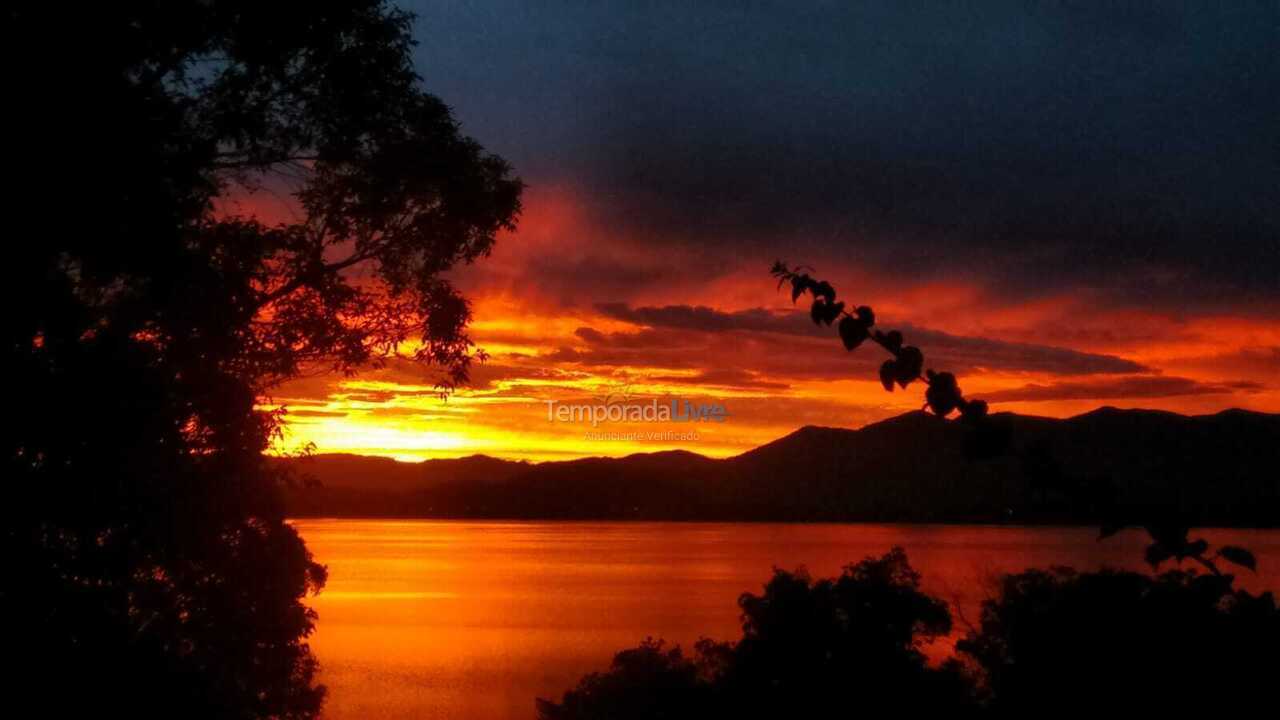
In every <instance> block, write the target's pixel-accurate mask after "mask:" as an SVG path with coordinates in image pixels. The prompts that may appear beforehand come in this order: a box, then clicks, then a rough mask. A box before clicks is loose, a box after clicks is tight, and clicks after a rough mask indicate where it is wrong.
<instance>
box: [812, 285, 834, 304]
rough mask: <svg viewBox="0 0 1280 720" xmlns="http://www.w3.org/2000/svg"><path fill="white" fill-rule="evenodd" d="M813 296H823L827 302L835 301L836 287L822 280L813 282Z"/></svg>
mask: <svg viewBox="0 0 1280 720" xmlns="http://www.w3.org/2000/svg"><path fill="white" fill-rule="evenodd" d="M812 290H813V294H814V297H821V298H824V299H825V300H826V301H827V302H828V303H833V302H835V301H836V289H835V288H833V287H831V283H829V282H827V281H826V280H823V281H821V282H817V283H814V284H813V288H812Z"/></svg>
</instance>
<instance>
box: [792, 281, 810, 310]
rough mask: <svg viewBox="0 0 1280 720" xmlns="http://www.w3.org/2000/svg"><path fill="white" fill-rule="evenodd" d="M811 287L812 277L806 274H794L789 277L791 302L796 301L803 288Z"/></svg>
mask: <svg viewBox="0 0 1280 720" xmlns="http://www.w3.org/2000/svg"><path fill="white" fill-rule="evenodd" d="M812 288H813V278H811V277H809V276H808V275H794V276H792V278H791V302H793V303H794V302H796V301H797V300H799V299H800V296H801V295H803V294H804V291H805V290H810V289H812Z"/></svg>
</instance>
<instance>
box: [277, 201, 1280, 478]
mask: <svg viewBox="0 0 1280 720" xmlns="http://www.w3.org/2000/svg"><path fill="white" fill-rule="evenodd" d="M526 200H527V203H526V212H525V215H524V217H523V218H522V220H521V224H520V232H519V233H518V234H516V235H508V236H506V237H504V238H503V239H502V240H501V241H500V242H499V243H498V245H497V246H496V248H495V250H494V253H493V255H492V256H491V257H489V258H486V259H485V260H483V261H481V262H479V263H477V264H476V265H474V266H470V267H467V268H464V269H462V271H460V272H461V275H460V277H459V278H457V281H458V284H459V286H460V287H462V289H463V290H464V291H465V292H466V293H467V295H468V296H469V297H470V298H471V300H472V302H473V311H474V317H475V320H474V322H473V323H472V325H471V329H470V333H471V335H472V336H473V338H474V339H475V340H476V342H477V345H478V346H480V347H482V348H484V349H485V350H486V351H487V352H488V353H489V355H490V360H489V362H487V363H486V364H484V365H480V366H477V367H475V368H474V372H473V382H472V384H471V385H470V386H468V387H465V388H462V389H460V390H458V391H457V392H456V393H455V394H453V395H452V396H451V397H449V398H448V400H441V399H440V397H439V395H438V393H437V390H436V388H435V386H434V385H433V384H432V381H433V375H432V372H431V370H430V369H424V368H420V367H410V366H408V365H406V364H403V363H394V362H393V363H391V364H389V365H388V366H387V367H386V368H382V369H379V370H370V371H368V372H365V373H361V374H360V375H358V376H356V377H354V378H348V377H342V376H325V377H310V378H304V379H300V380H296V381H294V382H291V383H288V384H286V385H285V386H283V387H280V388H277V389H276V390H275V391H274V392H273V393H272V396H271V397H269V398H264V399H263V401H262V402H263V407H265V408H274V407H279V406H285V407H287V409H288V413H287V416H286V419H287V425H286V427H285V429H284V436H283V439H282V440H281V441H280V442H279V443H278V445H277V446H276V447H275V449H274V451H275V452H290V451H294V450H296V449H298V448H300V447H303V446H305V445H307V444H308V443H312V444H314V446H315V449H316V451H317V452H348V453H358V454H365V455H382V456H387V457H394V458H397V459H401V460H422V459H427V458H436V457H459V456H465V455H472V454H476V453H482V454H488V455H494V456H498V457H504V458H513V459H528V460H550V459H566V458H575V457H584V456H592V455H611V456H617V455H626V454H631V453H639V452H655V451H661V450H676V449H681V450H689V451H692V452H697V453H700V454H703V455H707V456H711V457H725V456H730V455H735V454H738V453H741V452H744V451H746V450H750V449H752V448H754V447H757V446H759V445H761V444H763V443H766V442H769V441H771V440H774V439H776V438H779V437H781V436H783V435H786V434H788V433H790V432H792V431H794V430H795V429H796V428H798V427H801V426H804V425H828V426H839V427H860V426H862V425H865V424H867V423H870V422H874V421H877V420H880V419H883V418H886V417H890V416H893V415H896V414H899V413H902V412H906V411H910V410H915V409H918V408H920V407H921V405H922V404H923V400H924V393H923V388H922V387H919V386H915V387H912V388H909V389H908V390H907V391H905V392H904V391H898V392H894V393H886V392H885V391H884V390H883V388H881V387H880V384H879V382H878V381H877V379H876V373H875V366H876V365H878V363H879V361H880V360H881V358H880V357H879V355H878V354H877V353H878V352H879V350H878V348H872V347H866V348H862V349H859V351H858V352H857V353H855V354H852V355H850V354H848V353H845V351H844V350H843V349H842V348H841V347H840V344H839V341H838V340H837V338H836V337H835V333H834V330H833V331H832V332H831V335H830V337H826V338H822V337H810V336H807V335H805V334H804V332H805V328H806V323H807V322H808V320H807V319H806V318H805V317H804V315H803V314H800V315H798V316H796V318H795V321H794V322H795V326H794V327H795V329H794V330H787V331H786V332H772V331H762V330H744V331H736V330H735V331H733V332H728V331H723V329H717V328H715V327H713V326H707V327H700V326H698V324H697V320H696V318H693V319H689V318H686V320H687V321H688V322H687V324H684V325H682V324H680V323H675V324H672V325H669V326H665V327H664V326H659V327H650V326H646V325H643V324H639V323H635V322H628V321H627V320H626V319H622V317H621V316H619V315H618V313H616V312H609V311H608V308H606V307H603V304H605V303H617V304H622V305H626V306H629V307H633V308H635V307H644V306H647V307H654V308H662V307H663V306H686V308H688V309H692V308H694V307H697V308H698V309H699V311H700V312H703V313H704V314H707V313H710V314H715V313H733V312H735V311H744V310H758V309H761V308H763V309H765V310H768V311H779V310H791V309H792V306H791V303H790V301H789V298H788V297H786V296H785V295H784V294H782V293H778V292H776V291H775V288H774V285H773V283H772V282H770V280H769V278H768V277H767V276H766V275H765V269H766V268H767V267H768V263H769V262H770V261H772V260H773V259H774V258H772V257H746V256H743V257H740V258H736V259H735V260H734V263H736V264H730V265H726V266H724V267H719V266H717V267H715V268H714V272H711V273H709V275H710V277H708V273H700V272H696V269H697V268H706V267H708V262H709V261H708V260H707V259H706V258H705V257H703V256H700V255H699V254H698V252H697V250H696V248H695V249H690V248H689V247H685V246H679V245H671V246H664V247H663V249H662V250H661V252H658V251H656V250H654V247H653V245H652V244H651V243H648V241H647V239H644V238H639V239H637V238H631V237H628V236H627V235H626V232H625V230H626V229H625V228H616V227H612V226H610V227H600V226H598V225H596V224H595V221H594V220H593V219H592V215H591V213H590V212H588V207H589V205H590V203H589V201H588V195H587V194H586V193H584V192H581V191H575V190H572V189H570V188H566V187H554V186H553V187H538V188H531V189H530V191H529V193H528V196H527V198H526ZM583 258H589V259H591V262H593V263H596V264H597V265H599V266H600V267H605V268H609V267H616V268H620V269H619V270H618V271H617V276H616V277H615V275H613V274H610V273H608V272H605V271H601V270H598V269H596V265H593V264H590V263H588V264H586V265H575V264H574V263H575V262H578V260H580V259H583ZM551 259H554V261H553V260H551ZM805 259H807V260H809V261H811V262H814V263H815V264H817V265H820V266H821V267H822V268H823V269H824V270H828V269H829V272H827V273H824V274H825V275H826V276H827V277H829V278H830V280H831V281H832V282H833V283H834V284H835V285H836V286H837V287H838V288H840V289H842V290H846V289H847V290H851V291H852V292H850V295H851V297H850V298H849V299H851V300H852V301H854V302H858V303H866V304H869V305H872V306H873V307H875V308H876V311H877V313H878V314H879V315H880V317H881V319H882V321H883V322H884V323H889V324H893V325H896V324H898V323H903V324H906V323H909V324H911V325H913V326H915V327H917V328H930V329H933V330H939V331H943V332H945V333H947V334H949V335H952V336H957V337H967V338H970V339H973V340H974V341H975V342H976V344H975V345H974V346H972V348H971V349H970V350H969V351H968V354H965V353H964V352H961V355H962V356H963V357H964V358H966V360H967V366H966V367H952V366H950V365H948V364H945V363H944V364H942V366H941V367H939V369H949V370H954V371H956V372H957V374H958V375H959V378H960V383H961V386H962V387H963V388H964V390H965V392H966V394H967V395H969V396H971V397H983V396H988V397H992V398H999V397H1000V396H1001V393H1004V394H1006V398H1005V399H1003V400H998V401H995V402H993V405H992V409H993V410H995V411H1012V412H1018V413H1025V414H1034V415H1047V416H1059V417H1061V416H1069V415H1075V414H1078V413H1081V412H1087V411H1089V410H1092V409H1094V408H1096V407H1099V406H1101V405H1114V406H1118V407H1146V408H1154V409H1163V410H1170V411H1175V412H1184V413H1211V412H1217V411H1219V410H1223V409H1226V408H1229V407H1243V408H1247V409H1252V410H1262V411H1271V412H1277V411H1280V392H1277V390H1276V389H1275V388H1273V387H1271V385H1270V377H1272V376H1273V375H1274V374H1275V371H1277V370H1280V322H1277V321H1273V320H1269V319H1266V318H1259V317H1254V316H1250V315H1249V314H1247V313H1246V312H1244V311H1242V313H1241V314H1240V315H1232V314H1229V313H1221V314H1218V315H1216V316H1206V315H1200V316H1181V315H1172V314H1168V313H1159V312H1155V311H1146V310H1143V309H1140V308H1134V307H1108V306H1107V304H1106V302H1105V298H1104V297H1102V296H1101V295H1100V294H1099V293H1098V292H1095V291H1092V290H1089V289H1079V290H1074V291H1070V292H1068V291H1065V290H1064V291H1061V292H1059V293H1056V294H1047V295H1044V296H1041V297H1038V298H1033V299H1029V300H1020V301H1010V300H1008V299H1006V298H1003V297H1001V296H1000V295H999V294H998V293H993V292H992V291H991V289H990V288H988V287H984V286H983V285H982V283H981V282H980V281H978V280H974V279H969V280H963V281H955V282H938V281H928V282H922V281H915V280H913V278H911V277H910V276H909V273H907V274H905V275H903V274H901V273H897V272H895V271H888V272H886V271H876V272H872V271H870V270H864V269H861V268H850V267H845V266H841V264H840V262H839V261H838V260H830V261H828V262H826V263H823V262H821V259H820V258H805ZM710 262H713V263H714V262H719V263H720V264H721V265H724V261H723V259H721V260H718V261H716V260H714V259H713V260H712V261H710ZM690 268H693V270H690ZM904 272H905V271H904ZM766 315H767V313H766ZM912 339H913V338H912V336H911V333H910V332H908V340H909V341H910V340H912ZM918 342H919V344H920V345H921V348H922V350H923V351H924V353H925V356H926V357H927V358H930V359H932V358H935V357H937V348H934V347H931V346H930V344H929V343H928V342H926V341H924V340H919V341H918ZM983 342H990V343H995V344H999V343H1006V344H1007V346H1006V347H1005V348H1004V349H1003V350H1002V352H1003V355H1002V356H1001V359H1000V360H999V361H998V362H993V363H992V366H991V367H985V366H983V364H982V363H984V362H987V361H988V360H989V358H988V357H987V355H988V350H987V348H986V346H985V345H983V344H982V343H983ZM1031 346H1035V347H1038V348H1040V350H1041V356H1040V357H1039V358H1038V359H1037V358H1031V357H1026V358H1024V357H1022V356H1021V355H1020V353H1022V352H1023V351H1024V350H1023V348H1024V347H1031ZM1055 348H1057V349H1070V350H1074V351H1076V352H1077V353H1091V354H1094V355H1096V356H1100V357H1103V356H1105V357H1103V359H1106V358H1110V359H1111V360H1112V361H1116V362H1125V361H1127V362H1128V363H1131V364H1136V365H1133V367H1138V366H1141V369H1140V370H1139V371H1137V372H1130V373H1120V374H1107V373H1103V372H1093V371H1090V370H1088V369H1081V368H1080V367H1078V366H1076V365H1072V361H1071V359H1070V358H1067V359H1065V360H1063V359H1062V358H1060V357H1055V356H1054V355H1053V353H1052V352H1044V351H1046V350H1052V349H1055ZM403 350H405V351H410V350H412V348H410V347H406V348H403ZM1028 352H1030V351H1028ZM944 354H945V353H944ZM1068 354H1070V353H1068ZM1055 363H1056V364H1057V365H1056V366H1055ZM620 388H625V389H626V391H627V392H628V393H630V395H632V396H634V397H635V398H636V399H637V400H643V401H648V400H649V399H653V398H657V399H659V400H666V399H669V398H687V399H689V400H692V401H695V402H698V401H701V402H713V401H721V402H723V403H724V404H725V406H726V407H727V409H728V411H729V413H730V417H729V418H728V419H727V420H726V421H725V422H723V423H714V422H704V423H693V424H690V423H674V422H673V423H617V424H604V425H601V426H599V427H596V428H592V427H590V425H589V424H587V425H582V424H577V423H561V422H548V420H547V409H546V401H548V400H557V401H560V402H575V403H583V402H587V403H589V402H595V401H596V399H598V398H600V397H602V396H605V395H609V394H610V393H611V392H616V391H617V390H618V389H620ZM1014 391H1017V393H1018V394H1014V395H1008V394H1009V393H1013V392H1014ZM588 432H596V433H598V432H605V433H613V435H610V436H607V438H608V439H600V438H599V437H598V436H594V435H593V436H590V437H589V436H588V435H587V433H588ZM689 432H696V433H697V440H696V441H688V440H678V439H671V435H672V434H675V435H679V434H685V433H689ZM635 433H640V434H641V435H639V436H634V437H636V438H637V439H625V436H627V435H628V434H635ZM618 436H624V437H623V438H619V437H618Z"/></svg>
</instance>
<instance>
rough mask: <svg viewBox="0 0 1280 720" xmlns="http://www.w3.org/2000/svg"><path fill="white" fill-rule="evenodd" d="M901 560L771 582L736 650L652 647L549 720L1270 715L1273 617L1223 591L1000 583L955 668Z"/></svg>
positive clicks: (942, 625)
mask: <svg viewBox="0 0 1280 720" xmlns="http://www.w3.org/2000/svg"><path fill="white" fill-rule="evenodd" d="M919 583H920V576H919V575H918V574H917V573H916V572H915V570H913V569H912V567H911V565H910V564H909V563H908V562H907V558H906V555H905V554H904V553H903V552H902V551H901V550H899V549H895V550H893V551H891V552H890V553H888V554H887V555H884V556H883V557H880V558H868V559H867V560H864V561H862V562H860V563H858V564H856V565H852V566H850V567H848V568H846V569H845V571H844V572H843V573H842V574H841V576H840V577H838V578H833V579H824V580H817V581H814V580H812V579H810V578H809V577H808V576H807V575H805V574H804V573H803V572H797V573H787V572H775V573H774V576H773V578H772V579H771V580H770V581H769V583H768V584H767V585H766V586H765V590H764V593H763V594H761V595H752V594H746V595H743V596H742V598H741V600H740V601H739V605H740V607H741V608H742V637H741V638H740V639H739V640H738V641H737V642H733V643H717V642H713V641H711V640H706V639H704V640H701V641H699V642H698V643H697V644H696V646H695V648H694V653H693V654H692V655H686V654H684V653H683V652H682V651H681V649H680V648H679V647H674V648H672V647H667V646H666V645H665V644H664V643H662V642H661V641H654V640H652V639H650V640H648V641H646V642H644V643H642V644H641V645H640V646H639V647H637V648H634V649H630V650H625V651H623V652H621V653H618V655H617V656H616V657H615V659H614V662H613V665H612V667H611V668H610V669H609V670H608V671H607V672H603V673H593V674H591V675H588V676H586V677H585V678H583V679H582V681H581V682H580V683H579V684H578V686H577V687H576V688H574V689H572V690H570V691H568V692H566V693H565V694H564V696H563V699H562V700H561V702H558V703H557V702H551V701H546V700H541V701H539V703H538V706H539V715H540V717H541V718H543V720H604V719H606V718H608V719H610V720H617V719H622V720H657V719H659V718H663V719H667V720H693V719H695V718H696V719H702V718H779V717H856V716H862V715H869V716H874V717H884V716H890V715H896V714H910V713H920V712H934V713H955V714H957V715H959V716H961V717H971V716H986V717H1028V716H1039V715H1046V714H1047V715H1053V716H1056V715H1059V714H1062V713H1082V712H1099V711H1109V712H1122V713H1126V714H1133V715H1138V714H1158V715H1165V714H1168V715H1172V714H1185V713H1187V712H1191V713H1203V714H1222V713H1224V712H1228V711H1242V710H1254V709H1257V708H1262V707H1267V706H1268V705H1269V703H1271V702H1272V701H1273V698H1272V694H1273V691H1272V689H1271V684H1270V682H1271V678H1272V676H1274V674H1275V671H1276V662H1275V660H1274V659H1273V656H1274V650H1273V649H1274V647H1275V645H1276V643H1277V642H1280V608H1277V607H1276V602H1275V598H1274V597H1273V596H1272V595H1271V594H1270V593H1263V594H1261V595H1252V594H1250V593H1248V592H1245V591H1243V590H1239V589H1237V588H1234V587H1233V582H1232V579H1231V577H1230V576H1226V575H1221V574H1214V573H1208V574H1197V573H1196V572H1195V571H1194V570H1191V571H1186V572H1184V571H1181V570H1176V571H1170V572H1167V573H1164V574H1162V575H1158V576H1152V575H1146V574H1141V573H1133V572H1124V571H1115V570H1102V571H1098V572H1089V573H1077V572H1075V571H1073V570H1070V569H1066V568H1054V569H1050V570H1028V571H1025V572H1022V573H1017V574H1013V575H1008V576H1004V577H1002V578H1000V580H999V584H998V586H997V587H996V589H995V593H994V595H993V596H992V597H991V598H990V599H988V600H986V601H985V602H983V604H982V614H981V618H980V619H979V621H978V623H977V625H974V626H970V627H968V629H967V631H966V632H965V633H964V634H963V635H962V636H961V637H960V638H959V639H958V641H957V643H956V646H955V652H954V653H952V654H951V656H950V657H948V658H946V659H944V660H942V661H941V662H937V658H935V661H934V662H928V661H926V659H925V656H924V655H923V653H922V652H921V648H922V647H923V646H924V645H925V644H926V643H929V642H932V641H933V640H934V639H936V638H939V637H942V636H945V635H947V634H948V633H949V632H950V630H951V627H952V623H951V616H950V613H949V611H948V606H947V604H946V603H945V602H943V601H942V600H939V599H937V598H935V597H932V596H930V595H929V594H927V593H924V592H922V591H921V590H920V588H919Z"/></svg>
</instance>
